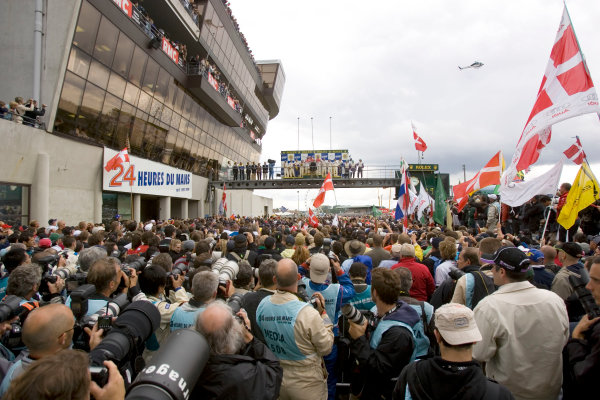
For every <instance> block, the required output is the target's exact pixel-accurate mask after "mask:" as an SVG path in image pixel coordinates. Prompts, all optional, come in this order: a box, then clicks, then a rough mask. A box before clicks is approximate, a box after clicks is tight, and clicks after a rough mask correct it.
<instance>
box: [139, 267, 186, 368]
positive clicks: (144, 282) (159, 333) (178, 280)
mask: <svg viewBox="0 0 600 400" xmlns="http://www.w3.org/2000/svg"><path fill="white" fill-rule="evenodd" d="M184 278H185V277H184V276H183V275H170V276H169V275H167V272H165V270H164V269H162V268H161V267H157V266H154V265H150V266H148V267H146V268H144V270H143V271H142V273H141V274H140V276H139V286H140V289H141V291H142V293H140V294H139V295H136V296H135V297H134V300H148V301H149V302H151V303H152V304H154V306H155V307H156V308H157V309H158V312H159V313H160V325H159V328H158V329H157V330H156V332H154V335H155V337H154V338H151V339H150V340H149V342H148V344H147V346H146V348H147V350H149V351H156V350H158V348H159V347H160V343H162V341H163V340H165V338H166V337H167V336H168V335H169V333H170V332H171V329H170V326H171V318H172V317H173V314H174V313H175V311H176V310H177V309H178V308H179V307H180V306H181V305H183V304H185V303H187V302H188V300H189V297H188V295H187V292H186V291H185V289H184V288H183V287H182V285H183V281H184ZM167 279H170V280H171V284H172V286H173V290H171V293H170V295H169V298H168V299H167V298H166V297H165V288H166V287H167ZM146 356H149V353H147V352H144V358H146Z"/></svg>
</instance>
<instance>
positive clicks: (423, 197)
mask: <svg viewBox="0 0 600 400" xmlns="http://www.w3.org/2000/svg"><path fill="white" fill-rule="evenodd" d="M432 204H434V201H433V199H432V198H431V196H430V195H429V193H427V191H426V190H425V189H424V188H423V186H421V191H419V196H418V198H417V218H418V219H419V220H421V218H422V217H423V212H424V211H425V210H426V209H427V207H429V206H431V205H432Z"/></svg>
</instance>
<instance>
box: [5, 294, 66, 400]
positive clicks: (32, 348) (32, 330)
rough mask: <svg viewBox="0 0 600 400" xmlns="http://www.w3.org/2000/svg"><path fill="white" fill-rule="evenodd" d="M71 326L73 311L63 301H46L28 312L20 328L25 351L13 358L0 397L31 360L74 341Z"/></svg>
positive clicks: (42, 356)
mask: <svg viewBox="0 0 600 400" xmlns="http://www.w3.org/2000/svg"><path fill="white" fill-rule="evenodd" d="M73 328H74V318H73V313H72V312H71V309H70V308H69V307H67V306H65V305H63V304H49V305H47V306H45V307H42V308H36V309H34V310H33V311H31V312H30V313H29V315H28V316H27V318H26V319H25V321H24V322H23V329H22V340H23V343H24V344H25V346H26V350H24V351H23V352H22V353H21V355H20V356H19V358H17V359H16V360H14V361H13V363H12V365H11V367H10V368H9V370H8V372H7V373H6V376H5V377H4V380H3V381H2V384H1V385H0V396H2V395H3V394H4V393H6V391H7V389H8V387H9V385H10V383H11V381H12V380H13V379H15V378H16V377H18V376H19V375H21V374H22V373H23V372H24V371H25V370H26V369H27V368H28V367H29V365H30V364H31V363H32V362H33V361H35V360H39V359H42V358H44V357H47V356H50V355H53V354H55V353H57V352H59V351H61V350H64V349H67V348H69V347H70V346H71V345H72V343H73V342H72V340H73Z"/></svg>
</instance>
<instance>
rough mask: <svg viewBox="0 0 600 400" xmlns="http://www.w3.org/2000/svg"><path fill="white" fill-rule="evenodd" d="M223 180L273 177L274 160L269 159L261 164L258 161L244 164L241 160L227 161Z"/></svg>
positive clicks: (253, 179) (254, 179)
mask: <svg viewBox="0 0 600 400" xmlns="http://www.w3.org/2000/svg"><path fill="white" fill-rule="evenodd" d="M225 168H226V170H225V171H224V172H225V176H224V180H228V181H238V180H239V181H250V180H252V181H256V180H258V181H260V180H266V179H274V177H275V160H271V159H269V161H268V162H267V161H265V162H264V163H263V164H262V165H261V164H260V162H258V163H256V162H247V163H246V164H245V165H244V163H242V162H239V163H238V162H234V163H233V165H232V164H231V161H228V162H227V166H226V167H225Z"/></svg>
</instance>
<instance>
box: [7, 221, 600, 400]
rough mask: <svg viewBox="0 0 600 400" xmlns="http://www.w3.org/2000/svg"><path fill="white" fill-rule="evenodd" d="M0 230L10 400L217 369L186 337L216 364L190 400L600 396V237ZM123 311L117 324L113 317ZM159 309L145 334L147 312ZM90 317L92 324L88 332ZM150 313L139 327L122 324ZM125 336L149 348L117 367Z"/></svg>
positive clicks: (215, 226)
mask: <svg viewBox="0 0 600 400" xmlns="http://www.w3.org/2000/svg"><path fill="white" fill-rule="evenodd" d="M500 226H501V224H500V223H498V225H497V227H500ZM0 229H1V232H0V233H1V235H0V236H1V239H0V256H1V257H2V263H3V266H2V277H1V279H0V292H2V294H3V296H5V297H4V300H3V302H2V303H0V318H1V321H2V323H1V324H0V329H1V330H2V332H3V334H4V335H3V345H2V346H0V350H1V351H0V354H1V358H0V378H1V384H0V393H1V394H2V395H3V396H4V398H7V399H25V398H28V399H29V398H37V399H50V398H58V397H61V398H77V399H79V398H87V396H88V395H89V394H91V395H93V396H94V398H96V399H119V398H124V396H125V393H126V391H127V390H131V388H132V387H133V388H135V387H136V384H135V382H136V381H135V379H136V376H137V377H138V379H139V378H140V377H142V378H143V377H144V376H145V375H144V371H146V372H145V373H147V372H148V371H149V370H153V368H155V367H148V368H146V369H142V367H141V365H140V363H142V361H141V360H144V361H143V363H146V366H148V365H154V364H152V363H153V362H156V363H159V361H158V360H161V361H160V362H161V363H163V362H165V361H164V360H165V359H168V357H169V356H171V353H172V352H175V353H176V354H178V357H184V355H183V354H185V357H190V358H189V359H188V363H189V364H190V365H191V364H194V365H196V364H195V363H197V362H198V361H197V360H202V359H203V357H204V356H203V355H202V354H200V353H201V350H200V348H198V354H197V353H195V352H191V351H190V349H184V350H183V352H182V351H175V350H174V349H177V343H178V342H177V341H178V340H181V341H183V338H184V337H185V336H182V335H175V334H174V332H177V331H179V330H182V329H184V330H186V331H185V332H188V331H194V332H196V333H197V334H199V335H201V336H202V337H204V339H205V343H206V344H207V345H208V350H207V351H208V352H209V353H210V354H208V355H206V358H204V360H205V364H203V365H202V368H203V369H202V373H201V375H200V377H199V378H198V380H197V381H196V382H188V384H189V385H191V387H190V388H189V392H188V394H189V393H191V395H190V398H202V399H217V398H232V399H233V398H248V399H277V398H280V399H306V398H310V399H325V398H328V399H335V398H340V396H347V395H349V394H350V395H352V396H356V398H361V399H392V398H393V399H444V398H464V399H512V398H515V399H558V398H563V399H567V400H568V399H580V398H589V397H594V395H593V393H594V392H595V389H594V384H595V377H597V376H598V372H600V359H599V356H598V355H599V354H600V324H598V321H600V306H599V304H600V246H599V244H600V235H598V231H596V232H595V235H594V236H588V237H585V239H583V240H581V241H579V242H574V241H565V240H562V241H558V240H555V239H554V240H550V241H545V240H544V239H542V240H541V241H540V242H538V241H535V240H532V239H531V237H530V236H529V234H527V233H525V234H524V233H523V232H522V231H520V232H513V233H512V234H511V233H504V232H503V231H502V229H493V230H486V229H485V228H484V229H483V230H481V231H480V230H478V229H474V228H469V227H467V226H465V225H460V226H454V228H453V229H452V230H450V229H447V228H443V227H438V226H435V225H431V226H426V225H421V224H410V225H409V226H408V228H404V227H403V226H402V224H401V223H399V221H394V220H392V219H389V218H387V217H386V218H375V217H372V216H364V217H333V216H324V217H321V218H320V220H319V223H318V225H315V226H308V225H307V222H305V221H304V220H303V219H298V218H282V217H276V216H273V217H270V218H266V217H265V218H244V217H233V218H223V217H214V218H204V219H193V220H168V221H155V220H151V221H145V222H136V221H120V219H119V217H117V218H115V220H113V221H112V222H111V223H110V224H109V225H107V226H104V225H102V224H92V223H88V222H85V221H82V222H79V223H78V224H77V225H75V226H69V225H67V223H66V222H65V221H63V220H56V219H51V220H49V221H48V223H47V225H46V226H41V224H40V223H39V221H31V222H30V223H29V225H26V226H9V225H7V224H5V223H3V222H1V221H0ZM578 233H581V232H578ZM74 283H77V285H79V286H77V285H75V286H73V284H74ZM84 283H85V284H86V285H84ZM86 287H91V289H89V292H88V298H87V300H85V302H84V303H85V307H82V304H83V303H82V293H83V292H85V290H82V288H86ZM126 300H128V301H129V302H130V304H129V306H125V305H123V301H126ZM15 302H16V304H17V305H18V307H16V308H17V310H16V311H14V312H10V313H9V312H8V311H7V310H9V309H11V307H13V308H15V306H14V304H15ZM11 304H13V305H12V306H11ZM112 304H120V306H118V307H117V306H112ZM125 304H127V303H125ZM111 307H112V308H111ZM115 307H116V308H117V309H119V307H121V312H120V314H119V312H118V311H117V312H116V313H117V315H118V316H117V315H114V314H109V315H112V316H113V317H116V320H115V319H114V318H112V328H111V327H110V325H111V323H110V321H109V322H108V325H106V322H104V319H103V316H104V315H105V314H107V313H108V311H107V310H108V309H109V308H110V309H111V310H113V312H114V308H115ZM148 307H149V308H150V309H148ZM123 308H124V310H122V309H123ZM140 310H142V311H143V314H139V315H138V314H136V312H137V313H140ZM151 311H152V312H151ZM152 313H154V314H156V317H155V325H152V327H151V328H149V330H148V332H147V334H146V336H142V334H141V333H137V332H141V331H142V328H141V327H143V326H144V324H143V321H145V320H146V319H145V318H142V317H141V316H140V315H146V316H148V315H151V314H152ZM92 316H95V317H96V318H97V321H98V322H97V323H96V324H94V319H92V320H91V321H92V322H91V323H90V324H87V325H82V324H81V323H80V321H81V320H82V318H83V319H85V318H86V317H90V318H91V317H92ZM136 316H137V318H138V319H134V321H135V326H136V327H138V325H139V327H138V328H136V329H133V328H132V326H134V325H128V323H126V321H129V320H128V319H127V318H130V319H131V318H135V317H136ZM121 318H123V322H120V321H121ZM148 318H150V317H148ZM110 319H111V318H109V320H110ZM150 319H151V318H150ZM101 320H102V321H103V322H102V325H100V324H101V322H100V321H101ZM74 321H75V324H74ZM86 321H88V320H86ZM82 326H83V328H82ZM127 327H129V328H127ZM107 331H108V333H107ZM135 334H138V335H140V338H138V337H137V336H135ZM116 335H134V336H135V340H134V339H131V340H132V343H136V345H135V346H134V345H133V344H132V345H131V346H132V347H131V348H130V350H129V353H127V354H126V355H123V354H121V355H120V356H117V354H120V353H119V352H117V351H115V348H114V347H111V346H115V343H117V342H118V341H117V340H116ZM136 340H138V341H139V342H138V341H136ZM125 342H127V340H125ZM119 343H123V342H119ZM72 344H75V348H76V349H80V350H71V349H70V348H71V347H72ZM181 345H182V346H183V344H181ZM99 349H100V350H99ZM83 350H85V351H90V357H89V358H90V359H92V362H93V361H94V360H96V361H97V360H98V359H99V360H100V361H98V362H97V363H98V365H99V366H100V367H104V368H105V371H106V375H107V379H105V380H104V381H103V382H99V381H98V380H97V379H96V378H95V375H93V376H94V378H93V380H90V375H89V374H88V373H87V369H86V368H84V366H87V363H88V362H89V361H88V360H89V359H88V357H87V356H85V353H83ZM109 350H110V351H109ZM136 351H137V353H136ZM165 353H166V354H165ZM100 356H101V357H100ZM172 356H173V357H175V355H172ZM98 357H100V358H98ZM134 359H135V360H137V361H135V363H133V361H132V360H134ZM191 360H195V361H194V362H192V361H191ZM134 364H135V367H134ZM81 369H84V370H85V371H86V373H81V371H79V370H81ZM49 371H51V374H50V375H51V379H50V378H49V377H48V374H49V373H50V372H49ZM77 371H79V372H77ZM140 371H142V373H140ZM179 373H181V371H179ZM161 382H163V383H160V384H164V381H161ZM153 384H156V385H158V384H159V383H156V382H155V383H153ZM182 390H183V389H182ZM348 392H349V393H348Z"/></svg>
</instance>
